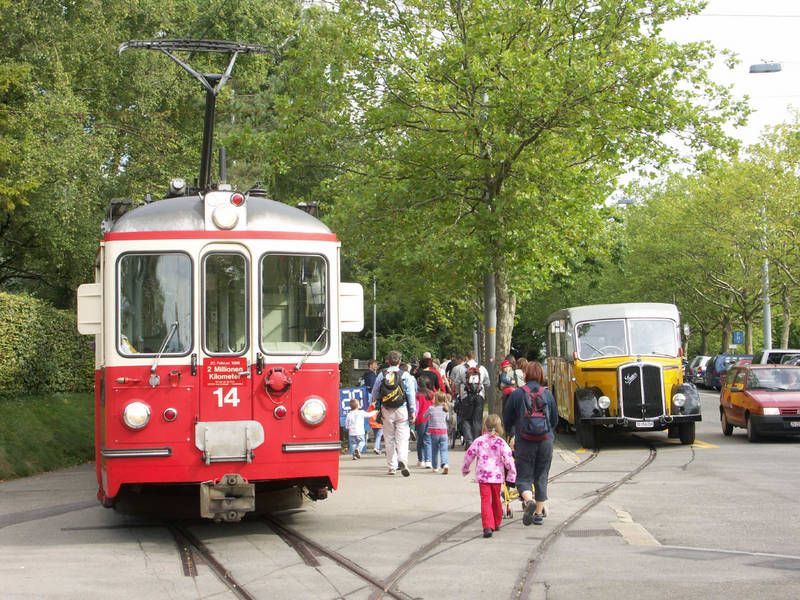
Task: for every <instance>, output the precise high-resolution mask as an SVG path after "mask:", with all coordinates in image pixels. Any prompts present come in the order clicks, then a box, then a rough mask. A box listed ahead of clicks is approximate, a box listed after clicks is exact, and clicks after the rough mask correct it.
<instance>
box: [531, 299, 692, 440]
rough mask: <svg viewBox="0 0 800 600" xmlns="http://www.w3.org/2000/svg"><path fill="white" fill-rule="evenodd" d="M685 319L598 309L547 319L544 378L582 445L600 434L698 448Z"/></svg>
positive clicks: (657, 307) (639, 308) (646, 307)
mask: <svg viewBox="0 0 800 600" xmlns="http://www.w3.org/2000/svg"><path fill="white" fill-rule="evenodd" d="M679 325H680V315H679V314H678V309H677V308H676V307H675V306H674V305H673V304H659V303H633V304H597V305H592V306H578V307H574V308H565V309H562V310H559V311H557V312H555V313H553V314H552V315H550V317H549V318H548V319H547V324H546V327H547V372H548V382H549V385H550V389H551V391H552V392H553V394H554V395H555V397H556V402H557V403H558V413H559V416H560V417H561V419H562V420H563V421H565V422H566V423H568V424H569V425H570V426H573V427H574V428H575V431H576V433H577V436H578V441H579V442H580V444H581V445H582V446H584V447H586V448H593V447H595V446H596V445H597V432H598V430H599V429H600V428H606V429H609V430H615V431H661V430H664V429H666V430H668V431H669V437H675V438H680V440H681V443H683V444H691V443H693V442H694V435H695V422H697V421H699V420H700V418H701V417H700V397H699V395H698V393H697V388H695V387H694V385H692V384H690V383H684V382H683V373H682V370H681V356H682V350H681V344H680V329H679Z"/></svg>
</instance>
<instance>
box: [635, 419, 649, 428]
mask: <svg viewBox="0 0 800 600" xmlns="http://www.w3.org/2000/svg"><path fill="white" fill-rule="evenodd" d="M636 428H637V429H652V428H653V422H652V421H636Z"/></svg>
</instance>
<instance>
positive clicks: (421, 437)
mask: <svg viewBox="0 0 800 600" xmlns="http://www.w3.org/2000/svg"><path fill="white" fill-rule="evenodd" d="M414 430H415V431H416V432H417V460H419V461H420V462H430V460H431V434H429V433H428V421H425V422H424V423H420V424H419V425H414Z"/></svg>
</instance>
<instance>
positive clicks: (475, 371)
mask: <svg viewBox="0 0 800 600" xmlns="http://www.w3.org/2000/svg"><path fill="white" fill-rule="evenodd" d="M465 377H466V379H465V382H466V383H464V390H465V391H466V392H467V394H480V393H481V388H482V387H483V384H482V383H481V368H480V367H479V366H478V365H475V366H474V367H469V366H468V367H467V371H466V373H465Z"/></svg>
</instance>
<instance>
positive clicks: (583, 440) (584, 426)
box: [575, 402, 597, 450]
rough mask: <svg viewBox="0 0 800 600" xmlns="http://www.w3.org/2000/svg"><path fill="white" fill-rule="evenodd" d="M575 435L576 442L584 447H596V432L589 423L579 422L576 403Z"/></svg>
mask: <svg viewBox="0 0 800 600" xmlns="http://www.w3.org/2000/svg"><path fill="white" fill-rule="evenodd" d="M575 435H576V437H577V438H578V443H579V444H580V445H581V446H583V447H584V448H587V449H590V450H594V449H595V448H596V447H597V432H596V430H595V427H594V425H592V424H591V423H582V422H581V413H580V412H579V411H578V403H577V402H576V403H575Z"/></svg>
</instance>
